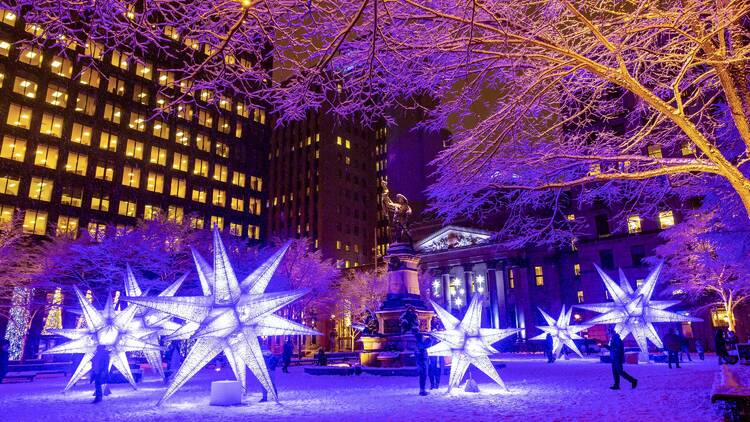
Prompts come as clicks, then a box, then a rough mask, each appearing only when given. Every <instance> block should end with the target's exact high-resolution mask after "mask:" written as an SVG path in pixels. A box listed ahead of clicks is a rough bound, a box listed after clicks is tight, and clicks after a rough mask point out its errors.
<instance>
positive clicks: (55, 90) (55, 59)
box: [0, 10, 270, 239]
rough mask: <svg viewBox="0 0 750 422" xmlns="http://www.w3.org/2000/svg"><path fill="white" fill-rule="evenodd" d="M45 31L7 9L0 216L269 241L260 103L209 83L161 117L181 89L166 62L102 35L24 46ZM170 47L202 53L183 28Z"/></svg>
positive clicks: (62, 226) (33, 226) (29, 225)
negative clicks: (208, 231) (188, 229)
mask: <svg viewBox="0 0 750 422" xmlns="http://www.w3.org/2000/svg"><path fill="white" fill-rule="evenodd" d="M39 31H40V28H38V27H36V26H34V25H25V24H24V23H23V21H22V18H20V17H18V16H16V15H15V14H13V13H12V12H10V11H7V10H0V142H1V147H2V148H1V149H0V218H2V219H3V220H6V221H7V220H9V219H11V218H12V215H13V213H14V212H16V210H18V212H22V213H23V228H24V230H25V231H27V232H29V233H35V234H39V235H43V234H52V235H54V234H64V233H70V234H73V235H76V234H77V233H78V232H79V230H81V229H88V230H89V232H90V233H92V234H94V235H96V234H97V233H98V232H99V231H100V230H101V229H102V228H103V227H104V225H105V224H108V223H114V224H117V225H122V226H127V225H133V224H134V223H135V222H136V220H137V219H150V218H153V217H154V216H155V215H156V214H157V213H159V212H161V213H166V214H167V215H168V216H169V218H171V219H174V220H177V221H180V220H182V219H183V218H188V216H191V217H190V218H191V219H192V220H191V222H192V224H193V225H194V226H195V227H196V228H202V227H206V228H207V227H209V226H210V225H212V224H217V225H218V226H219V227H220V228H222V229H225V230H228V231H229V233H231V234H233V235H237V236H245V237H249V238H252V239H259V238H260V237H261V232H262V226H263V223H264V218H263V217H264V216H263V215H262V214H263V207H262V201H263V198H264V195H263V191H264V188H265V183H264V182H265V177H264V175H265V174H266V172H267V164H266V162H265V160H264V158H265V157H266V154H267V148H268V140H269V138H270V130H269V129H268V127H267V125H266V115H265V111H264V110H263V109H261V108H255V109H253V108H251V107H250V106H248V105H247V104H245V103H243V102H241V101H235V100H234V99H233V98H229V97H222V96H220V95H219V94H218V93H213V92H210V91H205V90H204V91H199V92H197V93H194V95H195V97H197V98H195V102H194V104H192V103H191V104H184V105H181V106H177V107H174V108H173V109H172V110H167V112H165V113H161V114H160V115H159V116H156V117H154V113H153V111H154V110H155V109H157V108H160V107H162V106H165V104H167V103H168V100H167V97H166V96H165V95H164V94H165V93H169V92H171V91H175V90H179V89H181V87H179V86H177V87H175V80H179V79H176V78H179V76H180V75H176V74H175V73H174V72H173V71H167V70H163V69H162V67H164V68H169V67H170V66H168V64H165V63H160V62H154V61H152V60H150V59H149V58H148V57H135V56H133V55H131V54H130V52H127V51H118V50H112V51H110V50H107V49H105V48H104V46H102V45H99V44H97V43H95V42H86V43H85V44H84V45H79V44H76V43H71V44H70V45H69V47H68V51H66V52H65V54H61V53H60V52H58V51H51V50H50V51H46V50H44V49H41V48H37V47H34V46H32V45H28V46H24V44H19V43H18V41H19V40H23V39H29V38H31V37H32V36H33V35H38V34H39ZM164 42H165V43H170V42H171V43H179V42H190V43H192V44H191V45H190V47H192V48H194V49H195V50H197V51H199V52H200V51H201V49H202V46H201V45H200V44H196V43H195V42H194V41H190V40H181V39H180V37H179V36H178V35H177V34H176V32H175V33H172V34H165V39H164ZM238 60H239V59H238ZM90 61H93V62H94V63H93V65H88V64H87V63H89V62H90ZM170 90H171V91H170Z"/></svg>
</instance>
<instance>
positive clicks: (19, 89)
mask: <svg viewBox="0 0 750 422" xmlns="http://www.w3.org/2000/svg"><path fill="white" fill-rule="evenodd" d="M37 88H38V85H37V83H36V82H34V81H31V80H29V79H26V78H22V77H20V76H16V79H15V81H14V82H13V92H15V93H16V94H21V95H23V96H25V97H28V98H36V90H37Z"/></svg>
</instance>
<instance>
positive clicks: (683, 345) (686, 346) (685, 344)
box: [679, 333, 693, 362]
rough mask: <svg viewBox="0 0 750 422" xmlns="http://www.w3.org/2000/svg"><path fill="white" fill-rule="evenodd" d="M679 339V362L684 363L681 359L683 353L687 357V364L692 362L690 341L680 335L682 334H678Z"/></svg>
mask: <svg viewBox="0 0 750 422" xmlns="http://www.w3.org/2000/svg"><path fill="white" fill-rule="evenodd" d="M679 337H680V362H684V360H683V359H682V355H683V353H684V354H686V355H687V358H688V362H692V361H693V359H692V358H691V357H690V339H689V338H687V337H685V336H684V335H682V333H680V334H679Z"/></svg>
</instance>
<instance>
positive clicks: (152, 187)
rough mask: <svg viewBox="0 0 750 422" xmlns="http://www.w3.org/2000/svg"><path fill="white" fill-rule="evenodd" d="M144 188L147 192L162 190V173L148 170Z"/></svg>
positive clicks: (159, 191)
mask: <svg viewBox="0 0 750 422" xmlns="http://www.w3.org/2000/svg"><path fill="white" fill-rule="evenodd" d="M146 190H147V191H149V192H156V193H163V192H164V175H163V174H160V173H156V172H153V171H150V172H148V178H147V179H146Z"/></svg>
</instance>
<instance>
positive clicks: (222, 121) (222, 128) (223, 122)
mask: <svg viewBox="0 0 750 422" xmlns="http://www.w3.org/2000/svg"><path fill="white" fill-rule="evenodd" d="M216 129H217V130H218V131H219V132H221V133H229V132H231V131H232V125H230V124H229V119H227V118H226V117H221V116H220V117H219V121H218V126H217V128H216Z"/></svg>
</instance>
